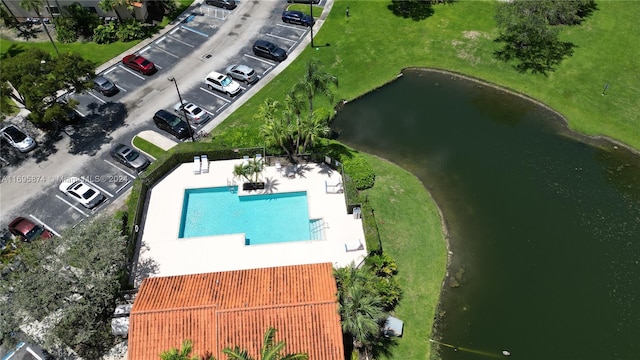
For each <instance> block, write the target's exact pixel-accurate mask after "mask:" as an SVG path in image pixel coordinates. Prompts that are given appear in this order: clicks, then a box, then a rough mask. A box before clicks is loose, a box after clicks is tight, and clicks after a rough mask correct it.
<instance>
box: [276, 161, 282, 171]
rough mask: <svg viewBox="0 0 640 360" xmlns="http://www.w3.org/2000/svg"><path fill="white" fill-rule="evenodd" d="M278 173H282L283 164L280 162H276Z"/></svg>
mask: <svg viewBox="0 0 640 360" xmlns="http://www.w3.org/2000/svg"><path fill="white" fill-rule="evenodd" d="M276 171H277V172H281V171H282V164H281V163H280V161H276Z"/></svg>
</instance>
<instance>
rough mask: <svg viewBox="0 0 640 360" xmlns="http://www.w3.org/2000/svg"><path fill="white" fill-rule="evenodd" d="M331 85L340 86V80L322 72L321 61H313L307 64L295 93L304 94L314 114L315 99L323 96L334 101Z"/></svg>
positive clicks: (295, 87) (310, 110)
mask: <svg viewBox="0 0 640 360" xmlns="http://www.w3.org/2000/svg"><path fill="white" fill-rule="evenodd" d="M331 84H333V85H335V86H338V78H337V77H335V76H333V75H331V74H328V73H326V72H324V71H322V63H321V62H320V60H317V59H311V60H309V62H307V67H306V69H305V74H304V77H303V78H302V80H300V82H299V83H297V84H296V85H295V86H294V91H295V92H298V93H302V94H304V95H305V96H306V97H307V99H308V100H309V112H310V113H312V112H313V98H314V97H315V96H316V95H323V96H325V97H327V98H328V99H329V100H330V101H333V91H332V90H331Z"/></svg>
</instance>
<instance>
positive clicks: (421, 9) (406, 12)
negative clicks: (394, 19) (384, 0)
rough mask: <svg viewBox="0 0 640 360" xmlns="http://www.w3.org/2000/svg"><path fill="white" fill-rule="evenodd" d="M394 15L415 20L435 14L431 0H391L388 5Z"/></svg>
mask: <svg viewBox="0 0 640 360" xmlns="http://www.w3.org/2000/svg"><path fill="white" fill-rule="evenodd" d="M387 9H389V10H391V12H392V13H393V15H395V16H399V17H402V18H405V19H409V18H410V19H412V20H413V21H420V20H424V19H426V18H428V17H430V16H432V15H433V6H432V5H431V1H430V0H410V1H407V0H391V4H389V5H387Z"/></svg>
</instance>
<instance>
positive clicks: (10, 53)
mask: <svg viewBox="0 0 640 360" xmlns="http://www.w3.org/2000/svg"><path fill="white" fill-rule="evenodd" d="M25 50H26V49H25V47H24V46H22V45H18V44H16V43H13V44H11V45H9V47H8V48H6V50H3V51H2V52H1V53H0V59H2V60H4V59H8V58H11V57H14V56H16V55H18V54H20V53H23V52H24V51H25Z"/></svg>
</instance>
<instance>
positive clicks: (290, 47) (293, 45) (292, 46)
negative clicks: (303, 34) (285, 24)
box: [287, 43, 298, 53]
mask: <svg viewBox="0 0 640 360" xmlns="http://www.w3.org/2000/svg"><path fill="white" fill-rule="evenodd" d="M296 45H298V43H295V44H292V45H291V46H289V50H287V52H288V53H291V50H293V48H294V47H296Z"/></svg>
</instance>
